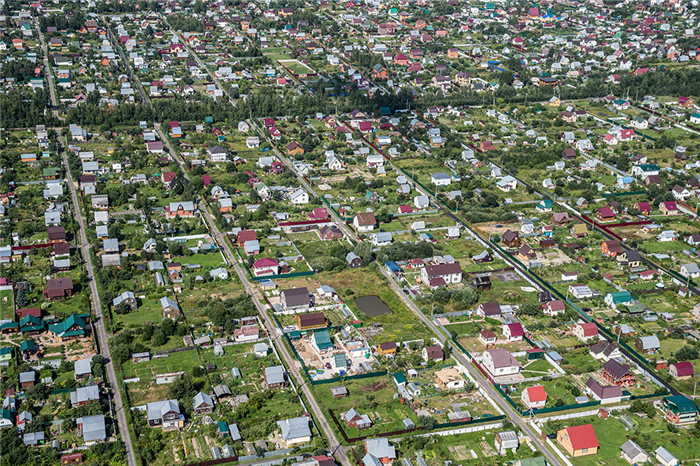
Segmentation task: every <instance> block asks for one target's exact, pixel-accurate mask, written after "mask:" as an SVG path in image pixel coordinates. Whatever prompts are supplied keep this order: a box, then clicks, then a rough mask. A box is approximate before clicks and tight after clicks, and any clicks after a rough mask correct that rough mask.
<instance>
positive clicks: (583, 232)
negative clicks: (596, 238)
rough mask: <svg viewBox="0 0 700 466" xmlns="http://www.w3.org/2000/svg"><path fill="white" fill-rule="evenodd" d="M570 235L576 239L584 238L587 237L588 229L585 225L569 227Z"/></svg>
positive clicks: (578, 224) (579, 224)
mask: <svg viewBox="0 0 700 466" xmlns="http://www.w3.org/2000/svg"><path fill="white" fill-rule="evenodd" d="M571 234H572V235H573V236H575V237H576V238H585V237H586V236H588V227H587V226H586V224H585V223H577V224H575V225H574V226H573V227H571Z"/></svg>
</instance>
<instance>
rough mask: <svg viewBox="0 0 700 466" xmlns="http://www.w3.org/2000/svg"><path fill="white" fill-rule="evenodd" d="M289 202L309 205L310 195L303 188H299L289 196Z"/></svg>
mask: <svg viewBox="0 0 700 466" xmlns="http://www.w3.org/2000/svg"><path fill="white" fill-rule="evenodd" d="M289 200H290V202H291V203H292V204H294V205H303V204H308V203H309V193H307V192H306V191H304V190H303V189H301V188H297V189H296V190H295V191H294V192H293V193H292V194H290V195H289Z"/></svg>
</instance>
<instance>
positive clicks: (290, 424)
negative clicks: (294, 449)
mask: <svg viewBox="0 0 700 466" xmlns="http://www.w3.org/2000/svg"><path fill="white" fill-rule="evenodd" d="M277 426H278V427H279V428H280V437H281V438H282V440H283V441H284V444H285V447H287V448H289V447H291V446H292V445H297V444H301V443H307V442H310V441H311V429H309V419H308V418H307V417H306V416H300V417H295V418H292V419H285V420H283V421H277Z"/></svg>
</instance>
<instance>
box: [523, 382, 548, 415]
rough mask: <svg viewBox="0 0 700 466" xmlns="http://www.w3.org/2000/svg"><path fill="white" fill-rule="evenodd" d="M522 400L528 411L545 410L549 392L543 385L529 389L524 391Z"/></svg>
mask: <svg viewBox="0 0 700 466" xmlns="http://www.w3.org/2000/svg"><path fill="white" fill-rule="evenodd" d="M521 399H522V401H523V404H524V405H525V406H527V407H528V409H540V408H544V406H545V404H547V392H546V391H545V390H544V387H543V386H542V385H537V386H535V387H528V388H526V389H525V390H523V394H522V396H521Z"/></svg>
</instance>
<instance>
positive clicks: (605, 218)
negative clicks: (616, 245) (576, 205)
mask: <svg viewBox="0 0 700 466" xmlns="http://www.w3.org/2000/svg"><path fill="white" fill-rule="evenodd" d="M595 218H596V220H598V221H599V222H612V221H614V220H615V212H613V211H612V209H611V208H610V207H601V208H599V209H598V210H597V211H596V214H595Z"/></svg>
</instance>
